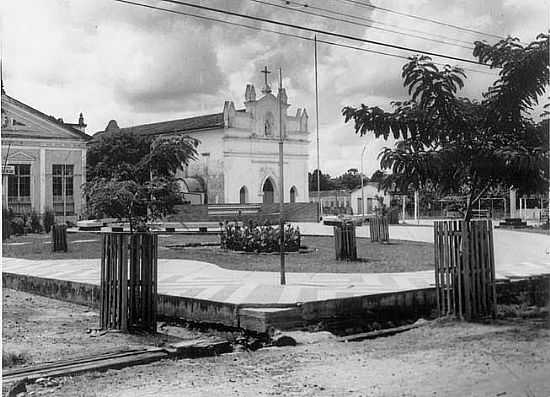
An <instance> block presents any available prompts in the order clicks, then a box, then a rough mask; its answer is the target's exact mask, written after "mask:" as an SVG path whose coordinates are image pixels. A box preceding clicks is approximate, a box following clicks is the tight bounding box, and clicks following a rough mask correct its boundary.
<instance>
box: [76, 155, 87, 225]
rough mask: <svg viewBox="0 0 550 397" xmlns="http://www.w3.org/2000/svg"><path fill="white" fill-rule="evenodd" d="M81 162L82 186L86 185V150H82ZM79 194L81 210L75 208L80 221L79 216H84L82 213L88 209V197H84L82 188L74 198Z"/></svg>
mask: <svg viewBox="0 0 550 397" xmlns="http://www.w3.org/2000/svg"><path fill="white" fill-rule="evenodd" d="M81 160H82V171H81V172H80V174H81V175H82V180H81V181H80V184H81V185H82V184H84V183H86V149H82V155H81ZM77 194H78V197H79V198H80V208H78V209H76V208H75V210H76V211H75V213H76V215H77V219H78V215H82V212H84V209H85V208H86V196H85V195H84V193H83V192H82V190H81V189H80V187H79V188H78V193H77V192H75V194H74V196H76V195H77ZM74 196H73V197H74ZM75 205H76V204H75Z"/></svg>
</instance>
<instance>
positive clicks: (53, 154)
mask: <svg viewBox="0 0 550 397" xmlns="http://www.w3.org/2000/svg"><path fill="white" fill-rule="evenodd" d="M85 128H86V124H85V123H84V117H83V116H82V114H80V118H79V121H78V123H75V124H69V123H65V122H63V120H62V119H56V118H54V117H52V116H48V115H46V114H44V113H42V112H40V111H39V110H36V109H34V108H32V107H31V106H29V105H26V104H24V103H22V102H20V101H18V100H16V99H15V98H12V97H10V96H8V95H7V94H6V93H5V92H4V89H3V88H2V195H3V206H4V207H9V208H11V209H12V210H13V211H14V212H15V213H18V214H28V213H30V212H31V211H33V210H34V211H36V212H38V213H40V214H42V213H44V212H45V211H46V210H47V209H51V210H53V211H54V212H55V215H56V217H57V219H58V220H68V221H76V220H77V219H78V218H79V216H80V215H81V214H82V212H83V210H84V198H83V195H82V194H81V186H82V184H83V183H84V182H85V181H86V142H87V141H88V140H89V139H91V137H90V136H89V135H87V134H86V133H85Z"/></svg>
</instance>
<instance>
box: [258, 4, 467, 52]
mask: <svg viewBox="0 0 550 397" xmlns="http://www.w3.org/2000/svg"><path fill="white" fill-rule="evenodd" d="M250 1H252V2H254V3H258V4H263V5H267V6H271V7H277V8H282V9H285V10H289V11H295V12H299V13H302V14H307V15H314V16H318V17H321V18H326V19H330V20H333V21H339V22H345V23H349V24H352V25H357V26H363V27H367V28H372V29H376V30H381V31H384V32H389V33H395V34H399V35H406V36H408V37H415V38H418V39H422V40H428V41H432V42H434V43H440V44H448V45H453V46H457V47H461V48H465V49H467V50H473V46H471V45H470V46H469V47H467V46H465V45H461V44H456V43H452V42H450V41H446V40H439V39H434V38H430V37H425V36H419V35H416V34H410V33H404V32H400V31H397V30H392V29H387V28H381V27H379V26H373V25H372V24H366V23H362V22H355V21H350V20H347V19H343V18H337V17H331V16H328V15H323V14H319V13H316V12H311V11H308V10H305V9H299V8H291V7H287V6H284V5H280V4H273V3H269V2H267V1H264V0H250ZM283 1H285V0H283ZM285 3H288V4H290V3H291V2H290V1H285ZM306 6H307V5H306ZM307 7H308V8H312V9H314V8H315V9H316V8H319V7H310V6H307ZM326 11H329V12H330V11H331V10H326ZM343 15H346V14H343Z"/></svg>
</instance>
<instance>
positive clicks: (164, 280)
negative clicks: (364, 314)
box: [2, 224, 550, 304]
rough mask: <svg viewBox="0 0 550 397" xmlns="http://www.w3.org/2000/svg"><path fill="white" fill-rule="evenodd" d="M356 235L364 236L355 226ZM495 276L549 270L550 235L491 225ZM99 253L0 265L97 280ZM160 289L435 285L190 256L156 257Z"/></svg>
mask: <svg viewBox="0 0 550 397" xmlns="http://www.w3.org/2000/svg"><path fill="white" fill-rule="evenodd" d="M299 226H300V229H301V230H302V232H303V233H305V234H320V235H331V234H332V228H331V227H329V226H323V225H320V224H299ZM357 234H358V236H364V237H366V236H368V227H366V226H364V227H359V228H358V230H357ZM432 234H433V229H432V228H430V227H407V226H391V227H390V237H391V238H392V239H399V240H413V241H424V242H432V240H433V235H432ZM494 236H495V265H496V276H497V279H505V278H519V277H526V276H534V275H541V274H550V255H547V254H546V250H547V249H548V248H549V247H550V238H549V237H548V236H544V235H538V234H533V233H521V232H513V231H504V230H495V234H494ZM99 265H100V261H99V259H85V260H27V259H17V258H2V271H3V272H10V273H17V274H24V275H32V276H37V277H44V278H54V279H62V280H69V281H77V282H83V283H89V284H95V285H99ZM158 265H159V269H158V274H159V285H158V291H159V293H161V294H168V295H175V296H185V297H189V298H196V299H205V300H210V301H215V302H224V303H234V304H266V303H268V304H294V303H298V302H310V301H322V300H328V299H334V298H346V297H353V296H365V295H372V294H379V293H386V292H398V291H407V290H414V289H421V288H429V287H430V286H433V283H434V275H433V271H430V270H428V271H421V272H410V273H367V274H359V273H347V274H346V273H336V274H335V273H287V275H286V277H287V285H286V286H281V285H279V273H277V272H255V271H237V270H227V269H223V268H220V267H219V266H216V265H213V264H210V263H205V262H198V261H190V260H168V259H159V261H158Z"/></svg>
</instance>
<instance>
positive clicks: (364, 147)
mask: <svg viewBox="0 0 550 397" xmlns="http://www.w3.org/2000/svg"><path fill="white" fill-rule="evenodd" d="M365 150H367V145H366V144H365V145H363V151H362V152H361V175H360V177H361V207H362V213H363V218H364V217H365V189H364V188H363V156H364V155H365Z"/></svg>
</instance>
